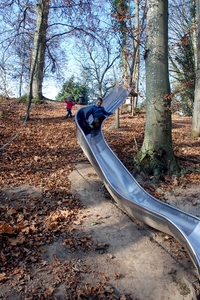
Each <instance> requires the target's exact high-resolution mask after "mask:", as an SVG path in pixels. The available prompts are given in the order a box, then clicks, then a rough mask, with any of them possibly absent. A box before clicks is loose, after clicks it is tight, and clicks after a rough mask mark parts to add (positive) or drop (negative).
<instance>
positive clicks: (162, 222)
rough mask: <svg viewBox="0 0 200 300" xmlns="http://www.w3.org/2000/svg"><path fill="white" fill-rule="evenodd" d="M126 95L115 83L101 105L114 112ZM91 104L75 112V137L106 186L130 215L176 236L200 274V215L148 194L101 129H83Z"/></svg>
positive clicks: (126, 91) (127, 92)
mask: <svg viewBox="0 0 200 300" xmlns="http://www.w3.org/2000/svg"><path fill="white" fill-rule="evenodd" d="M128 95H129V91H128V90H125V89H124V88H123V87H117V88H116V89H115V90H113V91H112V92H111V93H110V94H109V95H108V96H106V97H105V98H104V101H103V106H104V107H105V109H106V110H107V111H110V112H114V111H115V110H116V109H117V108H118V107H119V106H120V105H121V104H122V103H123V102H124V100H125V99H126V98H127V97H128ZM90 107H91V106H85V107H82V108H80V109H79V110H78V111H77V113H76V116H75V122H76V131H77V139H78V142H79V144H80V146H81V148H82V150H83V152H84V154H85V155H86V157H87V158H88V160H89V161H90V163H91V164H92V166H93V167H94V169H95V171H96V172H97V174H98V175H99V177H100V178H101V180H102V181H103V183H104V184H105V186H106V188H107V190H108V191H109V193H110V194H111V196H112V197H113V198H114V200H115V201H116V202H117V203H118V204H119V206H120V207H122V209H123V210H124V211H126V212H127V213H128V214H129V215H130V216H131V217H133V218H135V219H137V220H139V221H141V222H143V223H145V224H147V225H149V226H151V227H153V228H155V229H157V230H160V231H162V232H165V233H167V234H169V235H172V236H173V237H174V238H175V239H176V240H178V241H179V242H180V244H181V245H182V246H183V247H184V248H185V249H186V250H187V252H188V254H189V256H190V258H191V260H192V262H193V264H194V265H195V267H196V268H197V272H198V276H199V278H200V218H198V217H196V216H194V215H191V214H189V213H187V212H184V211H182V210H180V209H178V208H176V207H173V206H171V205H169V204H166V203H164V202H161V201H159V200H158V199H156V198H154V197H153V196H152V195H150V194H148V193H147V192H146V191H145V190H144V189H143V188H142V187H141V186H140V185H139V183H138V182H137V181H136V180H135V178H134V177H133V176H132V175H131V173H130V172H129V171H128V170H127V169H126V168H125V166H124V165H123V164H122V162H121V161H120V160H119V159H118V157H117V156H116V155H115V154H114V152H113V151H112V150H111V149H110V147H109V146H108V144H107V143H106V141H105V138H104V135H103V133H102V130H101V129H100V130H99V131H98V132H94V133H89V134H85V133H84V132H83V129H82V121H83V116H84V115H85V113H86V112H87V111H88V110H89V108H90Z"/></svg>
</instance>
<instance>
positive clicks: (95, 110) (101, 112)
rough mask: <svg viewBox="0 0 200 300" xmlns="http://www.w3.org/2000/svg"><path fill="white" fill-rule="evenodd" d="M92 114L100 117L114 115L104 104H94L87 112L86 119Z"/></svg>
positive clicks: (94, 116)
mask: <svg viewBox="0 0 200 300" xmlns="http://www.w3.org/2000/svg"><path fill="white" fill-rule="evenodd" d="M90 115H92V116H93V118H94V119H95V118H98V117H101V116H102V117H105V116H110V115H112V113H111V112H108V111H106V110H105V108H104V107H103V106H99V107H98V106H96V105H93V106H92V107H91V108H90V109H89V110H88V112H87V113H86V120H88V118H89V116H90Z"/></svg>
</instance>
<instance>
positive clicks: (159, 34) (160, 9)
mask: <svg viewBox="0 0 200 300" xmlns="http://www.w3.org/2000/svg"><path fill="white" fill-rule="evenodd" d="M147 5H148V7H147V9H148V11H147V45H146V54H145V59H146V97H147V98H146V125H145V136H144V141H143V145H142V148H141V149H140V151H139V152H138V154H137V160H139V162H140V165H141V166H142V168H143V170H146V172H147V173H148V174H153V175H158V174H160V173H174V172H175V171H177V169H178V167H177V164H176V161H175V157H174V153H173V149H172V133H171V110H170V106H171V98H170V85H169V72H168V0H148V2H147Z"/></svg>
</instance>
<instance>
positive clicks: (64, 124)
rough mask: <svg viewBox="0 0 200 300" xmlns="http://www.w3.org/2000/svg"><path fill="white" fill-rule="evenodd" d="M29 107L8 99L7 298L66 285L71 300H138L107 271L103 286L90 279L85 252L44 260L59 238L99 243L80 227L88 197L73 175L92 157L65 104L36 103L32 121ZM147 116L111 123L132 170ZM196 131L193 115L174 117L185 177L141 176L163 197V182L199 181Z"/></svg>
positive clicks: (108, 132)
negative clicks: (80, 193) (76, 190)
mask: <svg viewBox="0 0 200 300" xmlns="http://www.w3.org/2000/svg"><path fill="white" fill-rule="evenodd" d="M76 109H77V108H75V109H74V111H73V113H75V111H76ZM25 113H26V106H25V105H24V104H19V103H17V101H16V100H15V99H13V100H2V101H1V102H0V143H1V144H0V147H2V146H4V145H5V148H3V149H2V150H1V152H0V155H1V160H0V283H1V285H2V289H1V292H0V299H27V300H28V299H29V300H33V299H59V298H56V297H55V291H56V288H57V287H58V286H60V285H62V284H65V298H60V299H121V300H125V299H133V298H130V296H129V295H119V294H117V293H116V291H115V288H114V286H113V287H110V286H109V285H107V278H106V275H105V274H101V278H102V281H99V283H98V284H96V285H95V286H93V285H92V284H89V283H87V282H86V281H85V280H84V278H83V276H82V275H81V274H82V273H87V272H89V267H88V266H85V265H80V261H79V259H78V257H77V260H74V261H71V260H66V261H64V262H61V261H59V259H58V258H57V257H56V256H55V257H54V261H53V262H51V263H47V262H46V261H44V260H43V259H42V255H41V254H42V253H43V252H45V251H46V250H45V248H44V245H46V244H50V243H52V242H53V241H54V240H55V239H61V240H62V244H63V246H64V247H67V248H68V249H71V250H72V251H74V250H80V251H83V252H88V251H93V250H94V251H95V249H97V248H98V247H99V245H96V244H95V243H94V242H93V241H92V240H91V237H90V236H89V235H87V234H85V233H84V231H83V230H80V226H79V224H80V223H81V219H80V216H79V211H80V210H81V209H82V203H81V202H80V200H79V199H78V198H76V197H75V196H74V195H72V194H71V191H70V181H69V179H68V175H69V174H70V173H71V172H72V170H73V169H74V168H75V165H76V164H77V163H80V162H83V161H86V158H85V156H84V154H83V152H82V150H81V148H80V146H79V144H78V143H77V140H76V132H75V122H74V119H73V118H71V119H65V114H66V112H65V106H64V104H63V103H57V102H56V103H53V102H48V103H46V104H42V105H33V106H32V109H31V115H30V120H29V121H28V122H27V123H24V121H23V117H24V116H25ZM144 122H145V114H144V113H138V114H136V115H135V116H131V114H130V113H128V112H125V108H124V112H123V113H122V115H121V117H120V128H118V129H116V128H115V122H114V116H112V117H111V118H109V119H108V120H107V121H106V122H105V124H104V134H105V137H106V140H107V142H108V143H109V145H110V146H111V148H112V149H113V150H114V152H115V153H116V154H117V156H118V157H119V158H120V160H121V161H122V162H123V163H124V164H125V166H126V167H127V168H128V169H129V170H130V171H132V170H134V165H133V160H132V156H133V154H134V152H135V151H137V149H138V148H140V146H141V144H142V140H143V136H144ZM190 130H191V118H190V117H180V116H178V115H174V116H173V144H174V151H175V155H176V156H177V159H178V162H179V165H180V166H181V169H182V176H181V177H180V178H177V177H176V176H165V178H163V179H164V181H163V182H162V183H160V185H159V186H155V184H152V182H153V178H148V177H147V176H146V175H145V174H141V178H142V183H141V184H142V185H143V186H144V188H145V189H147V190H148V191H149V192H150V193H152V194H153V195H155V196H156V197H157V198H159V199H161V200H163V201H164V199H162V194H161V193H159V192H158V191H159V188H160V189H162V191H163V190H164V191H167V190H171V189H172V188H173V187H186V186H189V185H191V184H193V185H197V186H198V185H199V182H200V151H199V146H200V138H192V137H191V136H190ZM15 135H17V137H16V139H14V140H13V141H12V142H11V143H10V144H8V145H7V146H6V144H7V143H8V142H9V141H10V140H11V139H12V138H13V137H14V136H15ZM104 246H106V245H104ZM80 270H81V271H80ZM116 276H117V275H116ZM66 285H67V287H68V288H67V287H66ZM12 297H13V298H12Z"/></svg>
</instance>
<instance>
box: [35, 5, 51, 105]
mask: <svg viewBox="0 0 200 300" xmlns="http://www.w3.org/2000/svg"><path fill="white" fill-rule="evenodd" d="M36 8H37V23H36V30H35V35H34V46H33V52H32V59H31V68H33V65H34V63H33V62H34V61H35V59H36V57H37V63H36V66H35V70H34V76H33V85H32V93H33V95H32V96H33V98H36V99H38V100H42V98H43V95H42V83H43V77H44V65H45V49H46V33H47V28H48V14H49V1H48V0H40V1H39V3H38V4H37V6H36Z"/></svg>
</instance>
